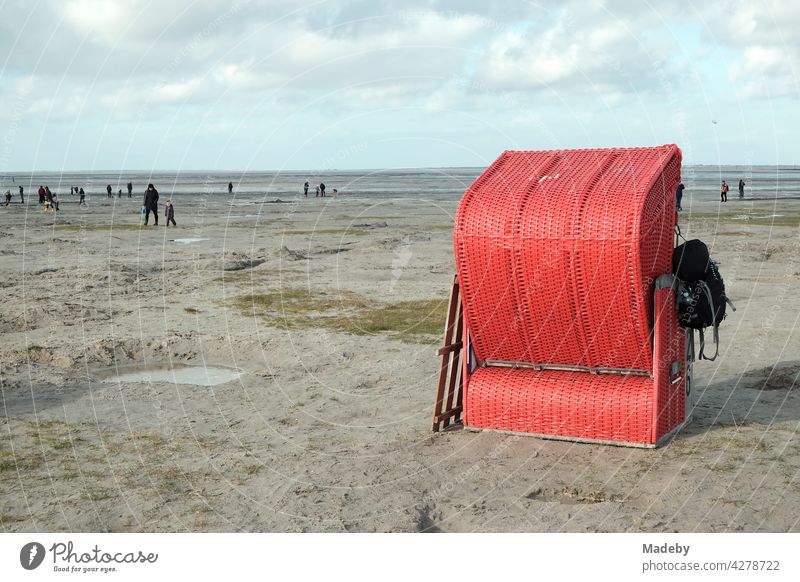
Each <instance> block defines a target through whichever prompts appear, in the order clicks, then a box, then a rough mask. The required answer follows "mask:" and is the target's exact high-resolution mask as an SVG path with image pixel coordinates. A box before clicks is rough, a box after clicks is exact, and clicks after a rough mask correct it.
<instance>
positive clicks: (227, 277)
mask: <svg viewBox="0 0 800 582" xmlns="http://www.w3.org/2000/svg"><path fill="white" fill-rule="evenodd" d="M301 276H303V272H302V271H298V270H297V269H285V268H283V269H275V270H272V269H246V270H244V271H228V272H225V273H223V274H222V276H221V277H217V278H216V279H214V281H216V282H217V283H239V284H256V283H265V282H267V281H285V280H288V279H297V278H298V277H301Z"/></svg>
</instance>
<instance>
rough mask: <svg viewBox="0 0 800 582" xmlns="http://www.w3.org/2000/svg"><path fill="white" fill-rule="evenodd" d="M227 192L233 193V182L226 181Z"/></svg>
mask: <svg viewBox="0 0 800 582" xmlns="http://www.w3.org/2000/svg"><path fill="white" fill-rule="evenodd" d="M228 194H233V182H228Z"/></svg>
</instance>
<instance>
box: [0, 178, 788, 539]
mask: <svg viewBox="0 0 800 582" xmlns="http://www.w3.org/2000/svg"><path fill="white" fill-rule="evenodd" d="M29 198H30V197H29ZM265 200H266V201H265V202H259V201H255V202H235V203H234V204H231V199H230V198H229V197H227V196H225V195H216V196H206V195H200V194H198V195H197V196H196V197H189V196H184V197H182V198H181V199H180V200H179V201H178V202H176V214H175V218H176V220H177V223H178V227H177V228H172V227H170V228H165V227H164V224H165V222H166V220H165V219H164V218H163V216H162V218H161V221H160V226H159V227H157V228H155V227H152V226H150V227H140V226H139V217H138V209H139V203H140V200H139V199H138V198H135V199H133V200H128V199H127V198H122V199H117V198H116V197H115V198H112V199H105V197H98V196H94V198H93V199H91V200H90V201H89V205H88V206H87V207H85V208H84V207H79V206H78V205H77V204H76V203H75V202H76V197H73V198H70V197H69V196H62V203H61V204H62V211H61V212H60V213H59V214H58V215H57V216H54V215H52V214H44V213H42V212H41V209H40V207H39V206H38V205H37V204H35V200H33V199H29V200H28V202H29V204H27V205H26V206H24V207H23V206H22V205H20V204H18V203H17V197H16V196H15V199H14V203H13V204H12V205H11V206H9V207H4V208H0V224H1V225H2V227H1V228H0V288H2V295H0V303H1V305H2V307H0V334H2V335H0V391H1V392H0V396H1V399H2V408H0V431H1V433H2V436H1V437H0V528H1V529H2V531H6V532H32V531H55V532H62V531H92V532H94V531H96V532H164V531H184V532H185V531H224V532H263V531H270V532H272V531H274V532H296V531H297V532H299V531H310V532H316V531H322V532H339V531H359V532H416V531H425V532H438V531H443V532H473V531H479V532H484V531H498V532H522V531H530V532H673V531H678V532H739V531H743V532H766V531H769V532H786V531H800V503H799V502H800V441H798V439H797V438H796V434H797V431H798V428H799V427H800V397H799V396H798V392H799V391H798V388H797V384H796V382H797V378H798V375H799V374H800V356H798V354H799V353H800V333H798V325H797V323H798V317H800V298H799V297H798V290H799V289H800V260H799V259H800V239H798V232H799V231H798V226H799V225H800V201H797V200H779V201H775V200H761V201H753V200H749V199H745V200H743V201H740V200H735V199H734V197H733V196H732V197H731V201H730V202H728V203H727V204H724V205H720V204H719V202H718V201H717V199H716V198H715V196H713V195H704V197H703V198H700V197H699V196H697V195H694V196H693V195H691V194H687V196H685V197H684V210H685V211H684V212H683V213H682V216H681V227H682V230H683V233H684V235H685V236H686V237H687V238H702V239H703V240H705V241H706V242H707V243H708V244H709V246H710V247H711V250H712V256H713V257H714V258H715V259H716V260H718V261H719V262H720V265H721V271H722V275H723V277H724V278H725V282H726V286H727V289H728V295H729V296H730V297H731V298H732V300H733V301H734V303H735V304H736V307H737V308H738V311H736V312H735V313H730V314H729V316H728V319H727V320H726V321H725V322H724V324H723V326H722V328H721V345H720V356H719V358H718V359H717V360H716V361H714V362H698V363H696V364H695V368H694V370H695V379H694V386H695V390H696V391H697V398H698V401H697V405H696V408H695V409H694V418H693V421H692V423H691V424H690V425H689V426H688V427H687V428H686V429H684V430H683V431H681V432H680V433H679V434H678V435H677V436H676V437H675V439H674V440H673V441H672V442H670V443H669V444H668V445H667V446H664V447H662V448H659V449H656V450H642V449H631V448H620V447H612V446H597V445H586V444H574V443H569V442H558V441H547V440H540V439H535V438H527V437H518V436H509V435H501V434H496V433H475V432H467V431H463V430H460V429H457V430H450V431H446V432H444V433H439V434H435V435H434V434H433V433H432V432H431V430H430V428H431V413H432V409H433V399H434V392H435V386H436V380H437V373H438V366H439V360H438V357H437V356H436V350H437V348H438V347H440V344H441V337H440V335H441V329H442V328H443V325H444V313H445V308H446V302H447V297H448V293H449V288H450V283H451V281H452V277H453V274H454V271H455V266H454V260H453V250H452V224H453V214H454V212H455V208H456V205H457V200H453V201H451V202H448V203H441V202H430V201H426V200H427V199H426V196H425V193H424V192H421V193H420V194H419V196H418V197H416V198H415V199H410V198H409V199H407V200H402V199H383V200H380V201H377V202H374V203H373V202H369V201H364V200H349V199H348V198H347V196H339V197H338V198H326V199H314V198H313V197H312V198H311V199H302V198H292V199H290V200H282V201H278V202H276V201H274V197H267V198H266V199H265ZM162 202H163V198H162ZM160 212H162V213H163V205H162V206H161V207H160ZM776 215H777V216H776ZM205 368H223V369H224V370H222V371H221V372H219V373H220V374H223V376H220V377H219V378H216V377H212V373H211V372H209V373H208V374H206V373H205V372H204V369H205ZM141 371H149V372H151V373H154V372H153V371H155V372H159V371H160V372H164V371H166V372H168V373H167V375H166V376H155V377H151V378H150V381H144V382H137V381H130V380H117V379H115V378H116V376H117V375H118V374H123V373H125V374H127V373H135V372H141ZM225 372H228V373H229V374H230V376H228V377H227V379H228V381H223V382H222V383H218V384H214V385H208V384H213V382H214V381H216V380H225V379H226V377H225V376H224V373H225ZM184 373H185V374H186V378H187V379H186V380H183V379H182V377H181V376H180V374H184ZM169 374H175V375H176V376H173V377H171V378H170V376H169ZM175 380H179V381H180V382H184V381H185V382H187V383H178V382H176V381H175Z"/></svg>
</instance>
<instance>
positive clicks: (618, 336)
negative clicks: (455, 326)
mask: <svg viewBox="0 0 800 582" xmlns="http://www.w3.org/2000/svg"><path fill="white" fill-rule="evenodd" d="M680 171H681V152H680V150H679V149H678V147H677V146H675V145H665V146H661V147H649V148H620V149H587V150H561V151H507V152H504V153H503V154H502V155H501V156H500V157H499V158H498V159H497V160H496V161H495V162H494V163H493V164H492V165H491V166H490V167H489V168H488V169H487V170H486V171H485V172H484V173H483V174H482V175H481V176H480V177H479V178H478V179H477V180H476V181H475V182H474V183H473V184H472V185H471V186H470V187H469V189H468V190H467V191H466V193H465V194H464V197H463V199H462V200H461V203H460V205H459V207H458V212H457V214H456V220H455V235H454V239H455V240H454V242H455V254H456V262H457V270H458V285H459V286H460V294H461V305H462V307H463V322H464V324H463V332H462V338H461V339H462V341H461V342H459V343H458V346H457V347H459V348H460V347H461V346H462V345H463V346H465V347H466V349H467V352H468V354H469V355H470V357H467V358H463V361H462V362H461V363H460V364H459V365H460V366H463V368H462V369H461V370H460V375H461V378H459V381H460V382H463V417H464V424H465V426H466V427H468V428H472V429H494V430H501V431H512V432H515V433H527V434H531V435H536V436H542V437H547V438H563V439H569V440H576V441H590V442H603V443H611V444H625V445H634V446H650V447H652V446H657V445H658V444H659V443H661V442H663V441H664V440H665V439H666V438H667V437H669V436H670V435H671V434H672V433H673V432H674V431H676V430H677V429H678V428H680V427H681V426H682V424H683V423H684V422H685V421H686V419H687V418H686V417H687V414H686V411H687V408H688V407H687V406H686V394H687V388H688V387H689V382H688V381H687V376H688V372H689V370H687V358H686V352H685V341H686V336H685V332H684V330H683V329H682V328H680V327H679V326H678V322H677V317H676V313H675V296H674V290H673V286H672V282H673V279H672V276H671V275H670V272H671V260H672V250H673V248H674V243H675V237H674V232H675V225H676V221H677V215H676V211H675V203H674V199H673V193H674V191H675V187H676V185H677V184H678V182H679V181H680ZM444 349H445V348H443V350H444ZM455 375H456V374H454V376H455ZM440 391H441V390H440ZM461 400H462V397H461V394H459V395H458V404H459V405H461V404H462V402H461ZM461 412H462V408H461V407H459V409H458V410H457V411H456V413H457V414H456V416H460V414H461ZM434 422H436V417H434ZM434 427H435V428H436V424H434Z"/></svg>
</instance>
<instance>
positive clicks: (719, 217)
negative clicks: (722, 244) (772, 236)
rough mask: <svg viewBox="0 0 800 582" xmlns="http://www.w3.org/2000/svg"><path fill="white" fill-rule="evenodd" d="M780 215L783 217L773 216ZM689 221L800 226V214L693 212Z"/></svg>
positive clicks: (753, 211) (777, 212) (778, 212)
mask: <svg viewBox="0 0 800 582" xmlns="http://www.w3.org/2000/svg"><path fill="white" fill-rule="evenodd" d="M772 214H780V215H781V216H772ZM687 216H688V218H689V221H690V222H691V221H694V220H708V221H712V222H716V223H725V224H739V225H742V226H791V227H798V226H800V214H797V213H791V214H787V213H786V212H784V211H775V212H772V211H770V210H752V211H751V210H749V209H744V210H742V211H741V212H720V213H717V212H692V213H691V214H687Z"/></svg>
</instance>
